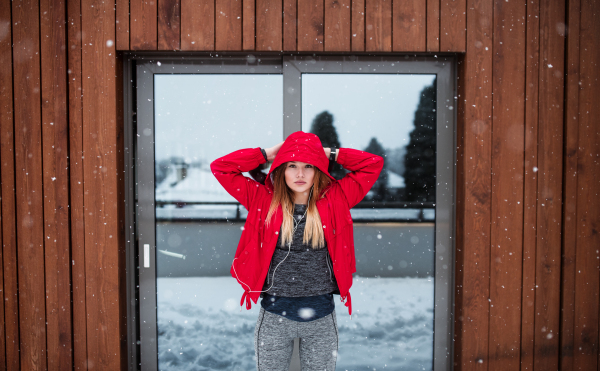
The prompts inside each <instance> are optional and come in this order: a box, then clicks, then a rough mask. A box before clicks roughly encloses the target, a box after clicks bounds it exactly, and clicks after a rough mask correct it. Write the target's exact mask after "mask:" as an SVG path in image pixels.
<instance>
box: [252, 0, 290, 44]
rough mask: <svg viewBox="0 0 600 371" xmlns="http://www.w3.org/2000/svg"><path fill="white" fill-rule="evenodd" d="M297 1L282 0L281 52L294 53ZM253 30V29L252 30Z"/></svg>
mask: <svg viewBox="0 0 600 371" xmlns="http://www.w3.org/2000/svg"><path fill="white" fill-rule="evenodd" d="M296 7H297V0H283V50H284V51H296V49H297V43H296V27H297V25H298V18H297V17H298V14H297V11H296V9H297V8H296ZM253 30H254V29H253ZM244 35H245V33H244Z"/></svg>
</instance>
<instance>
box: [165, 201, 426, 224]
mask: <svg viewBox="0 0 600 371" xmlns="http://www.w3.org/2000/svg"><path fill="white" fill-rule="evenodd" d="M170 205H174V206H175V208H176V209H183V208H185V207H186V206H195V205H219V206H225V205H231V206H235V217H231V218H228V217H221V218H214V217H189V216H188V217H182V216H176V215H174V216H169V217H166V216H160V215H158V214H157V217H156V218H157V220H161V221H204V222H233V223H235V222H243V221H245V218H242V208H243V206H242V205H241V204H240V203H239V202H236V201H156V207H157V208H163V207H165V206H170ZM353 209H374V210H385V209H412V210H418V214H417V216H416V217H414V218H399V217H398V218H364V217H362V218H361V217H357V218H355V217H353V221H354V222H359V223H361V222H362V223H366V222H408V223H422V222H424V221H431V219H428V220H426V219H427V218H426V217H425V211H426V210H431V209H435V203H434V202H406V201H369V200H367V201H361V202H360V203H358V204H357V205H356V206H354V207H353Z"/></svg>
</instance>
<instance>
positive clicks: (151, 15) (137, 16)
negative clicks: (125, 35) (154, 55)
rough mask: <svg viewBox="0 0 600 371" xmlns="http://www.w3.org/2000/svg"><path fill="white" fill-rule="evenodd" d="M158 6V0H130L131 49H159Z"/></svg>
mask: <svg viewBox="0 0 600 371" xmlns="http://www.w3.org/2000/svg"><path fill="white" fill-rule="evenodd" d="M157 8H158V4H157V0H129V11H130V13H131V14H130V16H129V22H130V28H131V34H130V35H131V36H130V45H129V47H130V49H131V50H156V49H157V47H158V37H157V32H158V31H157V24H158V22H157V16H158V9H157Z"/></svg>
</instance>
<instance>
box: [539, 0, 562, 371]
mask: <svg viewBox="0 0 600 371" xmlns="http://www.w3.org/2000/svg"><path fill="white" fill-rule="evenodd" d="M564 10H565V3H564V1H560V0H556V1H550V2H540V67H539V126H538V168H539V171H538V195H537V196H538V197H537V250H536V254H537V256H536V294H535V314H536V317H535V337H534V370H550V369H558V366H559V365H558V354H559V337H558V331H559V330H560V273H561V269H560V268H561V267H560V265H561V237H560V232H561V219H562V161H563V156H562V154H563V107H564V106H563V104H564V76H563V74H564V35H560V34H559V33H558V32H556V29H557V25H558V24H565V11H564Z"/></svg>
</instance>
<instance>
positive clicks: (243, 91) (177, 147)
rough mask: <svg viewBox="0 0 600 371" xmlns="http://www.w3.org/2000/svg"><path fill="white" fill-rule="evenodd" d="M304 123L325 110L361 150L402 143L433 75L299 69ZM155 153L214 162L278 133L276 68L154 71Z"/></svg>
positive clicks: (276, 138)
mask: <svg viewBox="0 0 600 371" xmlns="http://www.w3.org/2000/svg"><path fill="white" fill-rule="evenodd" d="M302 76H303V77H302V79H303V80H302V128H303V130H305V131H308V130H310V125H311V123H312V119H313V118H314V116H315V115H317V114H319V113H321V112H322V111H324V110H327V111H329V112H330V113H331V114H332V115H333V118H334V125H335V126H336V128H337V132H338V136H339V139H340V142H341V144H342V146H344V147H352V148H357V149H364V148H365V147H366V146H367V144H368V142H369V141H370V139H371V137H373V136H375V137H376V138H377V139H378V140H379V142H380V143H381V144H382V145H383V146H384V147H385V148H397V147H402V146H404V145H406V143H408V134H409V133H410V131H411V130H412V128H413V123H412V121H413V119H414V111H415V109H416V107H417V104H418V102H419V93H420V91H421V90H422V89H423V87H425V86H428V85H430V84H431V82H432V81H433V79H434V75H393V74H362V75H360V74H303V75H302ZM155 115H156V116H155V150H156V154H155V155H156V159H157V160H160V159H163V158H166V157H170V156H183V157H186V158H188V159H189V160H190V161H195V160H198V159H205V160H207V161H212V160H213V159H215V158H217V157H220V156H222V155H224V154H226V153H229V152H232V151H234V150H236V149H240V148H246V147H270V146H273V145H275V144H277V143H279V142H280V141H281V140H283V76H282V75H280V74H273V75H266V74H236V75H233V74H213V75H210V74H197V75H155Z"/></svg>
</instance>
